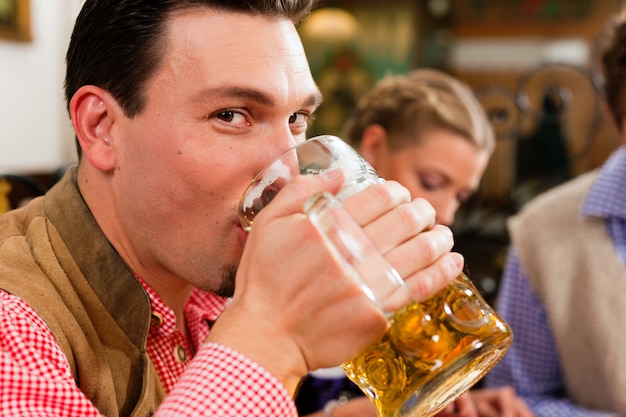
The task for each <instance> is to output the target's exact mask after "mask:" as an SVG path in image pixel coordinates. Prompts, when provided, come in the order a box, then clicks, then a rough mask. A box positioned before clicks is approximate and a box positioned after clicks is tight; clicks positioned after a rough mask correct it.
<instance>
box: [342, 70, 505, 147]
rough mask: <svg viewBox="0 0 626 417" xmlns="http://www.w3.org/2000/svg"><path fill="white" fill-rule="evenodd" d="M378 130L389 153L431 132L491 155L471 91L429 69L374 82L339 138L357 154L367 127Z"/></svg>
mask: <svg viewBox="0 0 626 417" xmlns="http://www.w3.org/2000/svg"><path fill="white" fill-rule="evenodd" d="M374 124H378V125H380V126H382V127H383V128H384V129H385V131H386V132H387V135H388V144H389V147H390V149H391V150H398V149H401V148H403V147H405V146H407V145H414V144H419V142H420V141H421V140H422V137H423V134H424V133H425V132H427V131H428V130H429V129H431V128H443V129H447V130H450V131H453V132H455V133H458V134H460V135H461V136H463V137H464V138H466V139H467V140H468V141H469V142H471V143H472V144H474V145H475V146H476V147H477V148H478V149H480V150H485V151H486V152H487V153H489V154H491V152H492V151H493V148H494V147H495V138H494V133H493V130H492V127H491V124H490V123H489V119H488V118H487V116H486V114H485V111H484V110H483V108H482V106H481V105H480V103H479V102H478V100H477V99H476V96H474V94H473V92H472V90H471V89H470V88H469V87H468V86H467V85H465V84H463V83H462V82H460V81H459V80H457V79H455V78H454V77H452V76H450V75H448V74H446V73H443V72H441V71H438V70H433V69H419V70H415V71H413V72H411V73H409V74H407V75H395V76H388V77H385V78H383V79H382V80H380V81H379V82H378V83H377V84H376V85H375V86H374V87H373V88H372V90H370V91H369V92H368V93H367V94H366V95H365V96H364V97H363V98H362V99H361V100H360V101H359V103H358V104H357V107H356V108H355V110H354V112H353V113H352V115H351V116H350V117H349V118H348V120H347V121H346V123H345V125H344V129H343V133H342V134H343V138H344V139H345V140H346V141H347V142H348V143H350V144H351V145H352V146H353V147H355V148H356V149H359V148H360V144H361V139H362V137H363V133H364V131H365V129H366V128H367V127H368V126H371V125H374Z"/></svg>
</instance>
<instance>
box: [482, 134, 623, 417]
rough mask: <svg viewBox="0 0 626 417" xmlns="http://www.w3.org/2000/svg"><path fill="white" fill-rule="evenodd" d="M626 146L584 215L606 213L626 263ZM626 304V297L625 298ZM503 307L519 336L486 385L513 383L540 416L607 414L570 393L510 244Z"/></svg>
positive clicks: (603, 174) (602, 175) (607, 167)
mask: <svg viewBox="0 0 626 417" xmlns="http://www.w3.org/2000/svg"><path fill="white" fill-rule="evenodd" d="M625 185H626V147H624V146H622V147H620V148H619V149H617V150H616V151H615V152H613V154H612V155H611V156H610V157H609V159H608V160H607V161H606V163H605V164H604V165H603V166H602V167H601V168H600V171H599V174H598V177H597V179H596V180H595V182H594V183H593V185H592V187H591V188H590V190H589V192H588V193H587V196H586V197H585V200H584V202H583V205H582V207H581V214H582V215H583V216H591V217H601V218H604V219H605V221H606V226H607V228H608V232H609V235H610V237H611V239H612V241H613V244H614V246H615V249H616V251H617V253H618V254H619V256H620V257H621V259H622V261H623V262H624V263H625V264H626V187H625ZM624 302H626V300H624ZM498 311H499V312H500V314H501V315H502V316H503V318H504V319H505V320H506V321H507V322H508V323H509V324H510V325H511V328H512V329H513V332H514V334H515V340H514V342H513V346H512V347H511V349H510V350H509V352H508V353H507V354H506V355H505V356H504V358H503V359H502V361H501V362H500V363H499V364H498V365H496V366H495V367H494V368H493V370H492V371H491V372H490V373H489V374H488V375H487V377H486V378H485V386H486V387H496V386H502V385H511V386H513V387H514V388H515V389H516V391H517V393H518V394H519V395H520V396H522V397H523V398H524V400H525V401H526V402H527V403H528V405H529V406H530V407H531V409H532V410H533V412H534V413H535V414H536V415H537V417H564V416H568V417H607V416H616V415H617V414H615V413H607V412H601V411H597V410H588V409H584V408H582V407H580V406H578V405H576V404H574V403H573V402H572V401H570V400H569V399H568V398H567V397H565V392H566V389H565V385H564V380H563V375H562V373H561V367H560V361H559V356H558V354H557V351H556V348H555V345H554V341H553V338H552V333H551V331H550V326H549V323H548V320H547V316H546V312H545V310H544V308H543V306H542V305H541V303H540V302H539V300H538V298H537V296H536V295H535V294H534V292H533V290H532V289H531V286H530V284H529V281H528V278H527V275H526V272H525V271H524V266H523V265H521V263H520V260H519V257H518V256H517V254H516V251H515V248H514V247H511V249H510V250H509V254H508V259H507V264H506V267H505V270H504V274H503V276H502V281H501V284H500V289H499V293H498ZM624 395H626V393H624Z"/></svg>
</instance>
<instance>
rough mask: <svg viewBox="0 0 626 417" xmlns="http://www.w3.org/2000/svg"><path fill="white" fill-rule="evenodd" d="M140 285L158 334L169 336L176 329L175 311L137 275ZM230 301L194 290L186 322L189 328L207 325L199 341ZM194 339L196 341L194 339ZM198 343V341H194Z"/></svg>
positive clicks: (187, 307)
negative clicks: (200, 324) (144, 293)
mask: <svg viewBox="0 0 626 417" xmlns="http://www.w3.org/2000/svg"><path fill="white" fill-rule="evenodd" d="M135 277H136V278H137V280H138V281H139V283H140V284H141V285H142V287H143V288H144V289H145V290H146V293H147V294H148V298H149V299H150V306H151V308H152V323H153V324H155V325H158V332H159V334H161V335H169V334H171V333H172V332H173V331H174V330H175V329H176V316H175V314H174V311H172V309H171V308H170V307H169V306H168V305H167V304H165V303H164V302H163V300H161V298H160V297H159V296H158V295H157V294H156V293H155V292H154V290H152V288H150V286H149V285H148V284H146V282H145V281H144V280H143V279H141V277H139V276H138V275H135ZM228 302H229V299H228V298H224V297H220V296H218V295H215V294H213V293H209V292H206V291H202V290H200V289H197V288H196V289H194V290H193V292H192V293H191V296H190V297H189V301H187V304H186V305H185V311H184V314H185V320H187V325H188V326H189V327H195V326H196V325H198V324H199V322H200V321H203V322H205V323H206V325H205V326H204V327H206V330H205V331H200V332H199V333H200V334H199V335H198V336H197V338H198V339H202V340H203V338H204V337H206V335H207V334H208V332H209V328H210V325H211V324H212V323H213V322H214V321H215V320H217V318H218V317H219V315H220V314H221V313H222V311H224V309H225V308H226V305H227V304H228ZM194 339H196V338H195V337H194ZM194 342H198V340H194Z"/></svg>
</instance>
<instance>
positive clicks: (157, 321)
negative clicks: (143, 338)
mask: <svg viewBox="0 0 626 417" xmlns="http://www.w3.org/2000/svg"><path fill="white" fill-rule="evenodd" d="M162 324H163V315H162V314H160V313H157V312H156V311H153V312H152V317H150V325H151V326H157V327H158V326H160V325H162Z"/></svg>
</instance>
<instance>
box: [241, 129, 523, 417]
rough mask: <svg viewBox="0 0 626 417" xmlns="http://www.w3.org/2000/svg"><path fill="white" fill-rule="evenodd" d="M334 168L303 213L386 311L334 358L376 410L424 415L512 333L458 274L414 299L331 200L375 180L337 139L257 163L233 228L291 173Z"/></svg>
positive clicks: (489, 362)
mask: <svg viewBox="0 0 626 417" xmlns="http://www.w3.org/2000/svg"><path fill="white" fill-rule="evenodd" d="M335 168H340V169H341V170H342V171H343V172H344V175H345V178H346V180H345V183H344V186H343V188H342V189H341V191H340V192H339V193H337V195H336V196H332V195H329V194H328V193H320V194H317V195H314V196H311V197H310V198H309V199H308V200H307V202H306V203H305V207H304V211H305V213H306V214H307V215H308V216H309V219H310V220H311V222H312V223H313V224H314V225H315V226H316V227H317V228H318V230H320V232H321V233H322V235H323V236H324V237H325V238H326V239H328V241H329V242H330V243H331V245H330V246H331V247H332V248H334V250H336V251H337V254H338V255H340V256H339V258H340V259H343V261H344V264H345V266H346V267H347V269H348V270H349V271H350V272H351V273H352V276H353V277H354V279H355V280H356V281H357V282H358V283H359V285H360V286H361V288H362V289H363V291H364V292H365V294H366V295H367V296H368V297H369V298H370V299H371V300H372V301H373V302H374V303H376V305H378V306H379V308H381V310H382V311H383V312H384V313H385V314H386V315H387V317H388V320H389V322H390V327H389V329H388V330H387V332H386V333H385V334H384V335H383V336H382V338H381V339H379V340H378V341H376V342H374V343H373V344H372V345H370V346H368V347H367V348H366V349H365V350H364V351H363V352H361V353H360V354H358V355H357V356H356V357H354V358H352V359H351V360H349V361H347V362H345V363H344V364H342V367H343V369H344V372H345V373H346V375H347V376H348V377H349V378H350V379H351V380H352V381H353V382H354V383H355V384H356V385H358V386H359V387H360V388H361V390H362V391H363V392H364V393H365V394H366V395H367V396H368V397H369V399H370V400H371V401H372V402H373V404H374V405H375V407H376V409H377V412H378V415H379V417H405V416H406V417H409V416H415V417H418V416H419V417H429V416H432V415H434V414H436V413H438V412H439V411H441V409H443V408H444V407H445V406H446V405H448V404H449V403H451V402H452V401H454V400H455V399H456V398H457V397H458V396H460V395H461V394H462V393H464V392H465V391H467V390H468V389H469V388H471V387H472V386H473V385H474V384H475V383H476V382H478V381H479V380H480V379H481V378H482V377H483V376H484V375H485V374H486V373H487V372H488V371H489V370H490V369H491V368H492V367H493V366H494V365H495V364H496V363H497V362H498V361H499V360H500V358H502V356H503V355H504V354H505V353H506V351H507V350H508V348H509V346H510V344H511V342H512V337H513V336H512V331H511V329H510V328H509V326H508V325H507V323H506V322H504V320H503V319H502V318H501V317H500V316H499V315H498V314H497V313H496V312H495V311H494V310H493V309H492V308H491V307H490V306H489V305H488V304H487V303H486V302H485V300H484V299H483V298H482V297H481V296H480V294H479V293H478V291H477V290H476V288H475V287H474V285H473V284H472V282H471V281H470V280H469V279H468V278H467V276H465V275H464V274H461V275H460V276H459V277H458V278H457V279H455V280H454V281H453V282H452V283H450V284H449V285H448V286H447V287H445V288H444V289H442V290H441V291H439V292H438V293H437V294H435V295H434V296H432V297H431V298H429V299H427V300H425V301H422V302H419V303H418V302H415V301H413V300H411V299H410V295H409V293H408V291H407V289H406V287H405V284H404V281H403V280H402V278H401V277H400V276H399V274H398V273H397V271H395V269H394V268H393V267H392V266H391V265H390V264H389V263H388V262H387V261H386V260H385V259H384V257H383V256H382V254H380V253H379V252H378V251H377V250H376V248H375V247H374V245H373V244H372V243H371V241H369V239H368V238H367V236H366V235H365V233H364V232H363V230H362V229H361V228H360V227H359V226H358V225H357V224H356V223H355V222H354V220H352V219H351V217H350V216H349V214H348V213H347V212H346V211H345V210H343V208H342V207H341V203H340V201H341V199H343V198H345V197H347V196H350V195H352V194H354V193H356V192H358V191H360V190H362V189H364V188H365V187H368V186H370V185H372V184H375V183H377V182H383V181H384V180H383V179H382V178H380V177H379V176H378V175H377V174H376V172H375V171H374V169H373V168H372V167H371V166H370V165H369V164H368V163H367V162H366V161H365V160H364V159H363V158H362V157H361V156H360V155H359V154H358V153H357V152H356V151H355V150H354V149H352V148H351V147H350V146H349V145H348V144H346V143H345V142H344V141H343V140H342V139H340V138H338V137H335V136H329V135H322V136H317V137H314V138H311V139H308V140H307V141H305V142H303V143H300V144H299V145H297V146H295V147H293V148H291V149H290V150H288V151H287V152H285V153H283V154H282V155H280V156H279V157H278V158H276V159H275V160H274V161H273V162H272V163H271V164H269V165H268V166H267V167H266V168H264V169H263V170H262V171H261V172H260V173H259V174H258V175H257V176H256V177H255V178H254V179H253V180H252V182H251V183H250V185H249V186H248V187H247V188H246V190H245V191H244V194H243V196H242V199H241V201H240V205H239V214H240V220H241V224H242V226H243V227H244V228H245V229H246V230H250V227H251V226H252V223H253V220H254V217H255V216H256V214H258V212H259V211H260V210H261V209H262V208H263V207H265V206H266V205H267V204H268V203H269V202H270V201H271V200H272V199H273V198H274V196H275V195H276V193H278V192H279V191H280V189H281V188H282V187H283V186H284V185H285V184H286V183H287V181H289V179H291V178H292V177H293V176H295V175H307V174H320V173H323V172H325V171H328V170H332V169H335Z"/></svg>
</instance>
